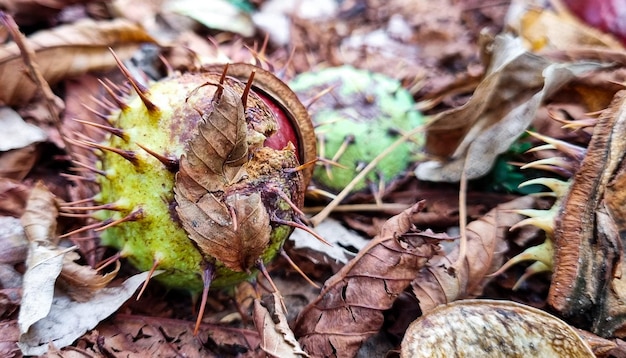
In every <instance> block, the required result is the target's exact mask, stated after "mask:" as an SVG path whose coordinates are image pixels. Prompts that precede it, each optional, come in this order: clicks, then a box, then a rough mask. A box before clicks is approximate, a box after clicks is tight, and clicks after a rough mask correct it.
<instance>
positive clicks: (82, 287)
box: [57, 252, 121, 302]
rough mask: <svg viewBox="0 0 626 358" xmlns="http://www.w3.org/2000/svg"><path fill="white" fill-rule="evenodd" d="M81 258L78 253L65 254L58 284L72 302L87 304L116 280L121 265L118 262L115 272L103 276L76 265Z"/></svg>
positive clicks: (88, 268)
mask: <svg viewBox="0 0 626 358" xmlns="http://www.w3.org/2000/svg"><path fill="white" fill-rule="evenodd" d="M79 258H80V256H79V255H78V254H77V253H76V252H68V253H67V254H65V257H64V258H63V268H62V269H61V274H60V275H59V278H58V281H57V282H58V283H59V287H62V288H63V290H64V291H65V293H67V295H68V296H69V297H70V298H71V299H72V300H74V301H77V302H86V301H89V300H90V299H91V298H92V297H93V296H94V295H95V294H96V293H97V292H98V291H99V290H100V289H103V288H104V287H106V285H108V284H109V282H111V280H113V279H114V278H115V276H116V275H117V272H118V271H119V269H120V267H121V265H120V263H119V261H118V262H117V266H116V267H115V270H113V271H111V272H109V273H106V274H104V275H101V274H99V273H98V271H96V270H94V269H93V268H91V267H89V266H84V265H80V264H78V263H76V262H75V261H76V260H78V259H79Z"/></svg>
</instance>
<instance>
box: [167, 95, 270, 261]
mask: <svg viewBox="0 0 626 358" xmlns="http://www.w3.org/2000/svg"><path fill="white" fill-rule="evenodd" d="M200 89H201V87H200V88H198V89H197V90H196V91H195V92H196V93H195V94H192V95H191V97H190V98H191V99H192V98H193V96H195V95H198V93H197V91H198V90H200ZM213 101H214V107H213V108H214V109H213V111H211V113H208V114H202V120H201V121H200V123H199V124H198V129H197V132H196V134H195V135H194V136H193V137H192V139H191V140H190V141H189V147H188V149H186V150H185V153H184V154H183V156H182V157H181V160H180V171H179V172H178V173H177V174H176V185H175V188H174V192H175V198H176V202H177V203H178V206H177V207H176V211H177V212H178V215H179V217H180V219H181V222H182V224H183V227H184V228H185V230H186V231H187V234H188V235H189V238H190V239H192V240H193V241H195V242H196V244H197V245H198V247H199V248H200V250H201V252H202V253H203V254H204V255H205V256H208V257H211V258H215V259H218V260H219V261H220V262H222V263H223V264H224V265H225V266H226V267H228V268H230V269H232V270H235V271H246V270H248V269H249V268H250V267H251V266H252V265H253V263H254V262H255V260H256V259H257V258H258V257H259V256H260V255H261V253H263V250H264V249H265V248H266V247H267V244H268V243H269V239H270V232H271V226H270V225H269V220H270V217H269V213H268V212H267V210H266V209H265V206H264V205H263V202H262V200H261V195H260V194H259V193H254V192H253V193H250V194H243V193H235V192H233V193H230V194H229V195H224V192H225V191H226V190H227V188H228V187H230V186H232V185H233V184H236V183H237V182H239V181H240V180H241V179H242V178H244V176H245V172H246V169H245V166H244V165H245V164H246V163H247V161H248V142H247V125H246V120H245V117H244V108H243V103H242V101H241V98H240V97H239V95H237V93H236V92H235V91H233V90H232V89H230V88H228V87H224V88H221V90H219V91H217V92H216V94H215V96H214V98H213Z"/></svg>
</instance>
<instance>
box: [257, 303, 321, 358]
mask: <svg viewBox="0 0 626 358" xmlns="http://www.w3.org/2000/svg"><path fill="white" fill-rule="evenodd" d="M283 307H284V302H283V299H282V297H281V296H280V294H279V293H273V294H272V295H268V296H265V297H264V298H263V301H261V300H259V299H256V300H254V312H253V319H254V325H255V326H256V328H257V330H258V331H259V336H260V337H261V349H263V351H265V353H267V354H269V355H271V356H272V357H279V358H286V357H308V356H309V355H308V354H306V352H304V351H303V350H302V348H300V344H299V343H298V341H297V340H296V337H294V335H293V332H292V331H291V328H289V325H288V324H287V317H286V312H285V309H284V308H283Z"/></svg>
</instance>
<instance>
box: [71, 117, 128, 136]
mask: <svg viewBox="0 0 626 358" xmlns="http://www.w3.org/2000/svg"><path fill="white" fill-rule="evenodd" d="M72 120H74V121H75V122H78V123H82V124H84V125H88V126H91V127H95V128H99V129H103V130H105V131H107V132H109V133H111V134H113V135H114V136H116V137H119V138H121V139H123V140H124V141H126V142H127V141H128V135H127V134H126V133H125V132H124V131H123V130H121V129H119V128H116V127H112V126H107V125H104V124H100V123H95V122H91V121H84V120H82V119H77V118H72Z"/></svg>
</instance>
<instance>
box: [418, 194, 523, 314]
mask: <svg viewBox="0 0 626 358" xmlns="http://www.w3.org/2000/svg"><path fill="white" fill-rule="evenodd" d="M534 202H535V199H534V198H533V197H530V196H524V197H521V198H518V199H515V200H512V201H509V202H508V203H504V204H501V205H498V206H497V207H496V208H494V209H492V210H491V211H489V212H488V213H487V214H486V215H485V216H483V217H481V218H480V219H478V220H474V221H472V222H471V223H469V224H468V225H467V255H466V256H465V262H464V264H463V265H462V266H461V268H462V269H460V270H457V271H454V272H452V271H450V269H451V268H452V267H453V265H454V263H455V262H456V260H457V257H458V255H459V246H458V245H456V244H455V245H454V246H452V247H450V246H449V247H448V250H447V252H445V253H444V255H438V256H435V257H434V258H433V259H431V260H430V261H429V262H428V265H427V266H425V267H424V268H422V269H421V270H420V272H419V273H418V274H417V276H416V278H415V280H414V281H413V282H412V283H411V286H412V287H413V293H414V294H415V296H416V297H417V299H418V300H419V303H420V309H421V310H422V312H429V311H431V310H433V309H434V308H436V307H437V306H439V305H442V304H445V303H449V302H452V301H456V300H459V299H462V298H472V297H477V296H479V295H480V294H481V293H482V289H483V287H484V285H485V284H487V282H488V280H489V279H486V278H485V276H486V275H489V274H491V273H493V272H494V271H496V270H497V269H498V268H499V267H500V265H501V264H502V262H503V256H502V255H503V254H504V253H506V251H507V244H506V242H505V241H504V240H505V237H506V235H507V233H508V230H509V228H510V227H511V226H513V225H514V224H516V223H517V222H519V221H520V220H521V219H522V218H523V216H521V215H519V214H516V213H514V212H511V211H510V210H515V209H527V208H531V207H532V206H533V204H534Z"/></svg>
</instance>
